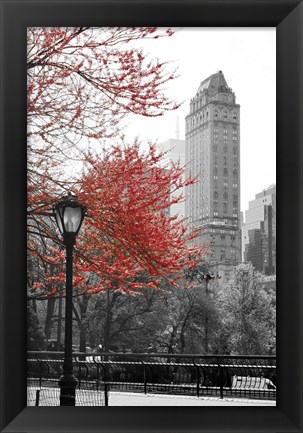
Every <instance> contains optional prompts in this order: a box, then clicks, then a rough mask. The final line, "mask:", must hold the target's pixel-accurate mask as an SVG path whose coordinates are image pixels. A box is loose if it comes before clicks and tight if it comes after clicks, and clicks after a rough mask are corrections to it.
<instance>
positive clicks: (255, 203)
mask: <svg viewBox="0 0 303 433" xmlns="http://www.w3.org/2000/svg"><path fill="white" fill-rule="evenodd" d="M242 252H243V261H245V262H251V263H252V264H253V265H254V267H255V268H256V269H257V270H258V271H260V272H262V273H264V274H265V275H274V274H276V185H271V186H270V187H268V188H266V189H264V190H263V191H262V192H260V193H258V194H256V196H255V199H254V200H251V201H250V202H249V208H248V210H247V211H246V212H245V223H244V224H243V226H242Z"/></svg>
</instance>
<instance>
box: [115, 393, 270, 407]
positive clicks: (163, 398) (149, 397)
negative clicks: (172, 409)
mask: <svg viewBox="0 0 303 433" xmlns="http://www.w3.org/2000/svg"><path fill="white" fill-rule="evenodd" d="M275 405H276V402H275V401H273V400H253V399H240V398H238V399H231V398H226V399H225V398H224V399H223V400H221V399H220V398H218V397H200V398H198V397H192V396H179V395H165V394H146V395H145V394H137V393H130V392H116V391H111V392H110V393H109V406H275Z"/></svg>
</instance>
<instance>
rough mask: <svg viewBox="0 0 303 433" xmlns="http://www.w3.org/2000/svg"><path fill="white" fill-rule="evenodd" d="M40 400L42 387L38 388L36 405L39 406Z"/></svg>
mask: <svg viewBox="0 0 303 433" xmlns="http://www.w3.org/2000/svg"><path fill="white" fill-rule="evenodd" d="M39 400H40V389H37V390H36V403H35V406H39Z"/></svg>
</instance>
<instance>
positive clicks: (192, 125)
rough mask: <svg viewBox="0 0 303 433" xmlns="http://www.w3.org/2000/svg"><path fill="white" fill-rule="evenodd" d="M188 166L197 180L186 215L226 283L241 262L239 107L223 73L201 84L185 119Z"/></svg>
mask: <svg viewBox="0 0 303 433" xmlns="http://www.w3.org/2000/svg"><path fill="white" fill-rule="evenodd" d="M185 137H186V140H185V162H186V166H187V173H188V175H190V176H192V177H197V179H198V180H197V182H196V183H195V184H193V185H190V186H189V187H188V188H187V191H186V205H185V215H186V217H187V218H188V222H189V223H190V225H191V227H192V229H194V230H199V229H202V228H203V232H202V234H201V235H200V236H199V237H198V238H197V239H196V240H195V242H198V243H199V244H205V243H206V244H207V245H208V254H207V257H206V260H207V262H208V263H209V265H210V267H211V268H213V269H214V270H215V271H216V270H218V271H219V272H220V273H221V274H223V275H222V276H223V277H226V278H224V279H228V277H229V273H230V271H231V270H232V269H233V267H234V266H236V265H237V264H238V263H240V262H241V236H240V106H239V104H237V103H236V96H235V93H234V92H233V91H232V89H231V88H229V87H228V85H227V82H226V80H225V78H224V75H223V73H222V71H219V72H217V73H215V74H213V75H211V76H210V77H208V78H207V79H205V80H204V81H202V83H201V84H200V86H199V88H198V90H197V93H196V95H195V96H194V97H193V98H192V99H191V101H190V112H189V114H188V115H187V116H186V136H185Z"/></svg>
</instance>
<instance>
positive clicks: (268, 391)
mask: <svg viewBox="0 0 303 433" xmlns="http://www.w3.org/2000/svg"><path fill="white" fill-rule="evenodd" d="M27 364H28V367H27V368H28V370H27V377H28V405H52V406H53V405H56V404H53V403H54V402H57V403H58V401H59V388H58V379H59V377H60V375H61V373H62V365H63V352H28V360H27ZM73 364H74V374H75V376H76V377H77V379H78V386H77V390H76V405H86V406H96V405H98V406H100V405H101V406H102V405H108V400H109V390H111V391H115V390H116V391H131V392H144V393H145V394H147V393H165V394H178V395H180V394H183V395H195V396H198V397H203V396H219V397H221V398H224V397H227V396H228V397H246V398H259V399H270V400H274V399H275V398H276V358H275V357H274V356H201V355H196V354H194V355H169V354H128V353H127V354H126V353H103V354H94V353H92V354H84V353H74V359H73ZM51 390H52V392H51ZM58 404H59V403H58Z"/></svg>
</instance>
